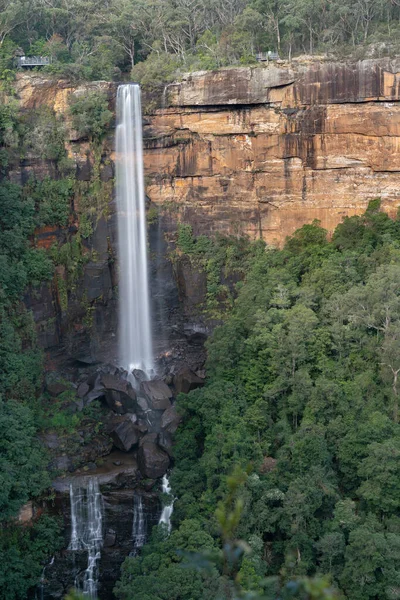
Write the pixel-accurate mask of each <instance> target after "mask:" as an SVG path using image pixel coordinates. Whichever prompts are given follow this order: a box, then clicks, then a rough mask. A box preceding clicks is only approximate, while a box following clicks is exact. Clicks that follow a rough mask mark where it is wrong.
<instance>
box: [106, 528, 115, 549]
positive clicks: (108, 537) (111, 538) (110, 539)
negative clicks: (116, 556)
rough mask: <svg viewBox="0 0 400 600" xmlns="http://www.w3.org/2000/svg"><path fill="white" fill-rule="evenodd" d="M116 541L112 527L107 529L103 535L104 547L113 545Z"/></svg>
mask: <svg viewBox="0 0 400 600" xmlns="http://www.w3.org/2000/svg"><path fill="white" fill-rule="evenodd" d="M116 541H117V536H116V534H115V531H114V529H109V530H108V531H107V532H106V535H105V536H104V542H103V545H104V547H105V548H109V547H110V546H115V542H116Z"/></svg>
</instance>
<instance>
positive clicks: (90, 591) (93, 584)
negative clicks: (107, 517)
mask: <svg viewBox="0 0 400 600" xmlns="http://www.w3.org/2000/svg"><path fill="white" fill-rule="evenodd" d="M69 495H70V502H71V541H70V544H69V546H68V550H74V551H78V550H86V551H87V553H88V565H87V569H86V570H85V573H84V576H83V580H82V583H81V585H80V584H79V582H77V588H78V589H79V588H81V590H82V592H83V596H84V597H85V598H89V599H90V600H95V599H96V598H97V580H98V562H99V560H100V552H101V548H102V546H103V497H102V495H101V492H100V489H99V484H98V482H97V480H96V479H89V481H88V483H87V485H86V486H85V487H74V486H73V485H72V484H70V488H69Z"/></svg>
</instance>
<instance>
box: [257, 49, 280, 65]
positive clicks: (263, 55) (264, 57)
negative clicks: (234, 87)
mask: <svg viewBox="0 0 400 600" xmlns="http://www.w3.org/2000/svg"><path fill="white" fill-rule="evenodd" d="M279 58H280V57H279V54H278V53H277V52H272V51H271V50H268V52H257V54H256V61H257V62H268V61H270V60H279Z"/></svg>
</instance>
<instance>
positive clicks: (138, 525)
mask: <svg viewBox="0 0 400 600" xmlns="http://www.w3.org/2000/svg"><path fill="white" fill-rule="evenodd" d="M132 538H133V552H132V555H133V556H136V555H137V554H138V552H139V550H140V548H141V547H142V546H144V544H145V543H146V521H145V518H144V511H143V500H142V496H140V495H139V494H135V495H134V496H133V527H132Z"/></svg>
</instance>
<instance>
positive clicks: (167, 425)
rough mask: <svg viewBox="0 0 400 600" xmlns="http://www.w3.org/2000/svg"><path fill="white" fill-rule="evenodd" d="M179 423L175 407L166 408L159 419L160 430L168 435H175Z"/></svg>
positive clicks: (179, 419) (179, 418)
mask: <svg viewBox="0 0 400 600" xmlns="http://www.w3.org/2000/svg"><path fill="white" fill-rule="evenodd" d="M180 422H181V416H180V415H178V413H177V410H176V408H175V406H171V407H170V408H167V410H166V411H165V412H164V413H163V415H162V417H161V428H162V429H164V430H166V431H168V433H175V431H176V430H177V429H178V425H179V423H180Z"/></svg>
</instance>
